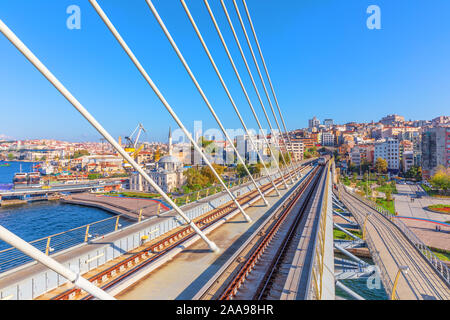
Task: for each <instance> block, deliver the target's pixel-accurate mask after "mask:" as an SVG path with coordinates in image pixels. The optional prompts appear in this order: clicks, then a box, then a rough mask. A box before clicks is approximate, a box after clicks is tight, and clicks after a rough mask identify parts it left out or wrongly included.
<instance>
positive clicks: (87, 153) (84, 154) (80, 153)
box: [72, 149, 89, 159]
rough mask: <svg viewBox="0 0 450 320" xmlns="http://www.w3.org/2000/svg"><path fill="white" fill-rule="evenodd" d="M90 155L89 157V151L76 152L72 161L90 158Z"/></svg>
mask: <svg viewBox="0 0 450 320" xmlns="http://www.w3.org/2000/svg"><path fill="white" fill-rule="evenodd" d="M88 155H89V151H87V150H84V149H81V150H77V151H75V152H74V154H73V155H72V159H77V158H79V157H82V156H88Z"/></svg>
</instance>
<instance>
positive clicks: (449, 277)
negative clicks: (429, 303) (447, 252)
mask: <svg viewBox="0 0 450 320" xmlns="http://www.w3.org/2000/svg"><path fill="white" fill-rule="evenodd" d="M345 190H346V192H348V193H349V194H350V195H352V196H353V197H355V198H357V199H358V200H360V201H362V202H364V203H365V204H366V205H368V206H369V207H371V208H372V209H374V210H375V211H377V212H379V213H381V214H382V215H383V216H384V217H385V218H386V219H388V220H389V221H391V222H392V223H393V224H394V225H395V226H396V227H397V228H398V229H399V230H400V231H401V232H402V233H403V234H404V235H405V236H406V238H407V239H408V240H409V241H411V243H412V244H413V245H414V246H415V247H416V248H417V250H418V251H419V252H420V253H421V254H422V255H423V256H424V257H425V259H427V261H428V262H429V263H430V264H431V265H432V266H433V268H434V269H435V270H436V271H437V272H438V273H439V274H440V275H441V276H442V278H443V279H444V280H445V282H446V283H447V285H450V270H449V268H448V267H447V265H446V264H445V263H444V262H442V261H441V260H440V259H439V258H438V257H437V256H436V255H435V254H434V253H433V252H432V251H431V250H430V248H428V246H427V245H425V244H424V243H423V242H422V240H420V239H419V238H418V237H417V236H416V235H415V234H414V232H412V231H411V230H410V229H409V228H408V227H407V226H406V225H405V224H404V223H403V222H402V221H400V220H399V219H396V218H395V215H393V214H392V213H390V212H389V211H387V210H386V209H384V208H382V207H381V206H379V205H378V204H377V203H375V202H373V201H371V200H369V199H366V198H363V197H361V196H360V195H358V194H357V193H355V192H353V191H349V190H347V188H345Z"/></svg>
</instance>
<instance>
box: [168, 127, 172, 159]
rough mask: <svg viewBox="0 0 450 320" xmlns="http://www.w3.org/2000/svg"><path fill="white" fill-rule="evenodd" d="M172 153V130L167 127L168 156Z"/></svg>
mask: <svg viewBox="0 0 450 320" xmlns="http://www.w3.org/2000/svg"><path fill="white" fill-rule="evenodd" d="M171 155H172V130H171V129H170V127H169V156H171Z"/></svg>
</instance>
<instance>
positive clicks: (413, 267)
mask: <svg viewBox="0 0 450 320" xmlns="http://www.w3.org/2000/svg"><path fill="white" fill-rule="evenodd" d="M342 190H343V189H342ZM341 201H342V203H344V205H345V206H346V207H347V208H348V209H349V211H350V212H351V213H352V214H353V215H355V217H356V218H357V220H359V221H364V219H365V218H366V215H367V214H368V213H371V215H370V216H369V217H368V218H367V222H366V232H367V233H368V234H369V236H370V238H371V239H372V240H373V244H374V245H375V248H376V251H377V252H378V254H379V257H380V258H381V261H382V263H383V265H384V266H383V267H384V268H385V270H386V271H387V276H388V277H389V279H390V282H391V283H392V284H393V283H394V281H395V277H396V275H397V272H398V270H399V267H400V266H408V267H409V270H408V272H407V273H406V274H405V273H404V272H402V274H401V275H400V278H399V282H398V287H397V295H398V298H399V299H401V300H449V299H450V289H449V287H448V286H447V284H446V283H445V282H444V281H443V279H442V278H441V277H440V276H439V274H438V273H437V272H436V271H435V270H434V268H433V267H432V266H431V265H430V263H429V262H428V261H427V260H426V259H425V258H424V257H423V255H422V254H421V253H420V252H419V251H418V250H417V249H416V247H414V245H413V244H412V243H411V242H410V241H409V240H408V238H407V237H406V236H405V235H404V234H403V233H402V232H401V231H400V230H399V229H398V228H397V227H396V226H395V225H394V224H393V223H392V222H391V221H389V220H388V219H387V218H386V217H384V216H383V215H382V214H380V213H379V212H377V211H376V210H374V209H372V208H371V207H370V206H368V205H367V204H365V203H363V202H362V201H360V200H358V199H357V198H355V197H354V196H352V195H351V194H349V193H347V192H341Z"/></svg>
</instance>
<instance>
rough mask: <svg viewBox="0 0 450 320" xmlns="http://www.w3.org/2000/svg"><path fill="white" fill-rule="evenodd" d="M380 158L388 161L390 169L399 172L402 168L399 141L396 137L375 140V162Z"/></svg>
mask: <svg viewBox="0 0 450 320" xmlns="http://www.w3.org/2000/svg"><path fill="white" fill-rule="evenodd" d="M378 158H382V159H384V160H386V161H387V164H388V170H389V171H394V172H397V171H398V170H399V169H400V155H399V142H398V140H396V139H391V138H387V139H383V140H379V141H377V142H375V148H374V159H373V163H374V164H375V162H376V161H377V159H378Z"/></svg>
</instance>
